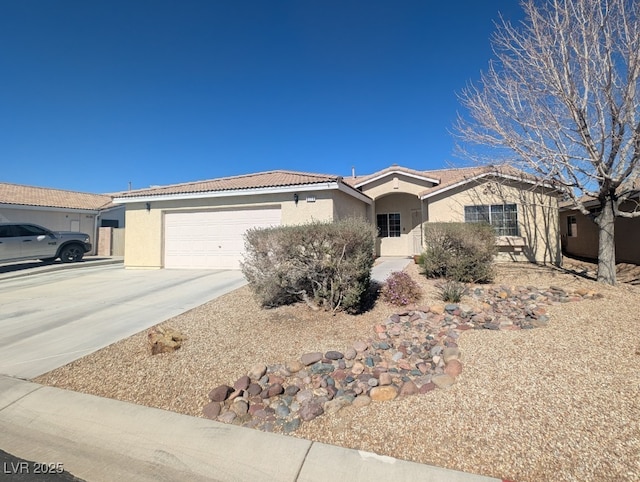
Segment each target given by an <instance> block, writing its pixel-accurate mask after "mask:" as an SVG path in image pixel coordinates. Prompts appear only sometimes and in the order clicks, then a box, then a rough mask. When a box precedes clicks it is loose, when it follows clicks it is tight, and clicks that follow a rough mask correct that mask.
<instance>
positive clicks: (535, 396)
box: [35, 265, 640, 481]
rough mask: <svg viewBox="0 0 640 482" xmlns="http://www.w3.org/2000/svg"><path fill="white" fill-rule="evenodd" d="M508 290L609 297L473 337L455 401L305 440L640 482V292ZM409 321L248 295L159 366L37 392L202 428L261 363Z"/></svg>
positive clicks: (133, 362) (479, 467) (331, 424)
mask: <svg viewBox="0 0 640 482" xmlns="http://www.w3.org/2000/svg"><path fill="white" fill-rule="evenodd" d="M574 271H575V270H574ZM407 272H408V273H409V274H410V275H411V276H412V277H414V279H416V280H417V281H418V282H419V283H420V286H421V288H422V290H423V293H424V295H423V299H422V300H421V301H420V302H419V304H420V305H421V306H423V305H428V304H430V303H441V302H440V301H439V300H437V291H436V289H435V286H434V285H435V283H434V281H431V280H426V279H424V278H423V277H421V276H420V275H419V274H418V270H417V267H416V266H415V265H410V266H409V267H408V268H407ZM577 272H578V273H579V271H577ZM496 283H497V284H499V285H504V286H507V287H508V286H518V285H528V286H536V287H539V288H545V287H548V286H551V285H556V286H561V287H562V288H564V289H566V290H575V289H577V288H581V287H582V288H587V289H592V290H593V289H595V290H597V291H598V292H599V293H600V294H602V295H604V296H603V297H602V298H600V299H592V300H584V301H580V302H572V303H562V304H557V305H554V306H550V307H549V308H548V314H549V317H550V321H549V323H548V325H547V326H545V327H543V328H536V329H533V330H517V331H503V330H496V331H494V330H469V331H466V332H465V333H464V334H462V336H460V338H459V343H458V344H459V347H460V350H461V351H462V361H463V364H464V371H463V372H462V374H460V375H459V376H458V378H457V383H456V384H455V385H453V386H452V387H450V388H447V389H442V390H435V391H432V392H429V393H427V394H424V395H416V396H411V397H406V398H400V399H396V400H393V401H388V402H373V403H371V404H370V405H367V406H365V407H357V408H356V407H351V406H347V407H345V408H343V409H342V410H340V411H339V412H337V413H333V414H330V415H323V416H320V417H318V418H315V419H313V420H311V421H309V422H306V423H304V424H302V425H301V427H300V428H299V429H298V430H297V431H296V432H294V433H293V434H292V435H293V436H296V437H302V438H306V439H311V440H316V441H320V442H325V443H330V444H335V445H341V446H344V447H349V448H355V449H360V450H366V451H370V452H375V453H378V454H382V455H389V456H393V457H397V458H401V459H405V460H412V461H415V462H421V463H428V464H433V465H438V466H441V467H447V468H451V469H456V470H463V471H467V472H472V473H478V474H483V475H489V476H494V477H502V478H506V479H510V480H517V481H540V480H558V481H560V480H567V481H570V480H571V481H573V480H576V481H589V480H593V481H601V480H640V422H639V419H640V370H639V368H640V337H639V335H638V333H639V332H640V331H639V328H640V320H639V318H640V315H639V314H638V313H639V312H640V288H639V287H638V286H630V285H624V284H621V285H619V286H617V287H607V286H601V285H598V284H597V283H595V282H593V281H592V280H590V279H588V278H585V277H583V276H578V275H577V274H575V273H566V272H562V271H559V270H555V269H552V268H542V267H537V266H534V265H501V266H499V272H498V277H497V278H496ZM464 301H465V300H463V302H464ZM466 301H469V300H466ZM400 311H402V309H399V308H397V307H394V306H391V305H386V304H384V303H382V302H378V303H376V305H375V307H374V308H373V309H372V310H370V311H368V312H367V313H365V314H363V315H358V316H349V315H345V314H337V315H335V316H332V315H331V314H328V313H318V312H311V311H309V310H308V308H307V307H306V306H305V305H298V306H291V307H281V308H277V309H272V310H262V309H260V308H259V307H258V306H257V304H256V303H255V301H254V300H253V298H252V296H251V293H250V291H249V290H248V288H246V287H245V288H242V289H240V290H237V291H235V292H233V293H230V294H228V295H225V296H223V297H221V298H219V299H217V300H214V301H212V302H209V303H207V304H205V305H202V306H200V307H198V308H196V309H194V310H191V311H189V312H187V313H185V314H183V315H180V316H178V317H175V318H173V319H171V320H168V321H167V322H165V323H164V325H166V326H170V327H172V328H174V329H176V330H178V331H180V332H182V333H184V334H185V335H186V336H187V338H188V339H187V341H186V342H185V343H184V345H183V347H182V348H181V349H180V350H178V351H177V352H175V353H170V354H160V355H155V356H151V355H150V352H149V346H148V344H147V334H146V332H143V333H139V334H137V335H134V336H132V337H130V338H128V339H125V340H122V341H120V342H118V343H115V344H113V345H111V346H109V347H106V348H104V349H102V350H100V351H98V352H96V353H94V354H92V355H89V356H87V357H85V358H83V359H81V360H78V361H76V362H73V363H70V364H69V365H66V366H64V367H61V368H59V369H57V370H54V371H52V372H50V373H48V374H45V375H43V376H41V377H38V378H37V379H35V381H36V382H38V383H42V384H46V385H52V386H57V387H61V388H67V389H71V390H76V391H80V392H85V393H91V394H95V395H98V396H103V397H109V398H115V399H119V400H125V401H129V402H133V403H138V404H142V405H147V406H152V407H158V408H162V409H166V410H172V411H176V412H179V413H184V414H187V415H194V416H202V407H203V406H204V405H206V404H207V403H208V402H209V399H208V393H209V391H210V390H211V389H212V388H214V387H216V386H218V385H221V384H229V383H233V381H234V380H236V379H238V378H239V377H240V376H242V375H245V374H246V373H247V370H249V369H250V368H251V367H252V366H253V365H255V364H256V363H264V364H267V365H269V364H276V363H285V362H287V361H292V360H299V357H300V355H302V354H304V353H309V352H315V351H320V352H326V351H328V350H341V351H342V350H346V349H347V348H348V347H350V346H351V344H352V343H353V342H354V341H356V340H361V339H367V338H369V337H371V336H372V334H373V333H372V328H373V326H374V325H375V324H376V323H379V322H381V321H382V320H384V319H386V318H387V317H388V316H390V315H392V314H393V313H397V312H400Z"/></svg>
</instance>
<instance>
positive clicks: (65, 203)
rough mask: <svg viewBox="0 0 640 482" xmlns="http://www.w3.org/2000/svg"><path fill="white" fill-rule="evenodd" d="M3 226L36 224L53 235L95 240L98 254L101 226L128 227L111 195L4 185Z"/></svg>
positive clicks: (0, 192)
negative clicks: (75, 233)
mask: <svg viewBox="0 0 640 482" xmlns="http://www.w3.org/2000/svg"><path fill="white" fill-rule="evenodd" d="M0 222H16V223H34V224H39V225H41V226H44V227H45V228H48V229H50V230H52V231H79V232H83V233H87V234H89V235H90V236H91V243H92V244H93V249H94V252H92V253H90V254H94V253H95V250H96V248H97V240H98V229H99V228H100V227H101V226H109V227H124V209H123V206H120V205H115V204H113V203H112V198H111V196H110V195H103V194H89V193H83V192H75V191H64V190H61V189H50V188H43V187H34V186H23V185H20V184H10V183H3V182H0Z"/></svg>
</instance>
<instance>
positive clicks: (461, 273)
mask: <svg viewBox="0 0 640 482" xmlns="http://www.w3.org/2000/svg"><path fill="white" fill-rule="evenodd" d="M424 235H425V245H426V246H427V248H426V249H425V252H424V253H423V255H422V267H423V268H424V274H425V275H426V276H427V277H429V278H446V279H450V280H454V281H461V282H464V283H471V282H475V283H485V282H489V281H491V280H492V279H493V276H494V267H493V259H494V256H495V254H496V236H495V232H494V230H493V228H492V227H491V226H490V225H488V224H485V223H427V224H426V225H425V228H424Z"/></svg>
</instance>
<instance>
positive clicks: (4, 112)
mask: <svg viewBox="0 0 640 482" xmlns="http://www.w3.org/2000/svg"><path fill="white" fill-rule="evenodd" d="M498 12H502V14H503V15H505V16H506V17H508V18H511V19H513V20H517V19H519V18H520V17H521V9H520V7H519V6H518V2H517V1H516V0H482V1H478V0H458V1H450V2H443V1H433V0H419V1H412V0H397V1H396V0H386V1H378V0H367V1H364V0H363V1H349V0H323V1H320V0H315V1H307V0H295V1H293V0H292V1H279V0H261V1H258V0H255V1H254V0H251V1H243V0H227V1H218V0H180V1H178V0H175V1H165V0H102V1H99V0H95V1H86V0H57V1H52V0H20V1H16V0H0V86H1V88H0V166H1V171H0V172H1V174H0V181H4V182H12V183H17V184H28V185H34V186H45V187H55V188H60V189H70V190H78V191H86V192H96V193H97V192H113V191H119V190H124V189H127V187H128V184H129V182H131V185H132V186H133V188H143V187H147V186H149V185H156V184H173V183H178V182H187V181H195V180H202V179H211V178H216V177H222V176H230V175H238V174H245V173H250V172H257V171H266V170H273V169H291V170H298V171H311V172H319V173H329V174H338V175H344V176H347V175H350V173H351V167H352V166H354V167H355V169H356V172H357V173H358V174H368V173H371V172H374V171H376V170H379V169H382V168H384V167H387V166H389V165H390V164H393V163H397V164H400V165H403V166H406V167H410V168H414V169H438V168H442V167H450V165H451V164H452V163H453V164H456V165H463V164H464V160H460V159H456V158H455V157H454V156H453V139H452V138H451V135H450V134H449V133H448V131H449V130H450V129H451V126H452V124H453V122H454V120H455V116H456V112H457V111H460V110H461V107H460V105H459V103H458V100H457V98H456V92H459V91H460V90H461V89H462V88H463V87H464V86H465V84H466V83H467V82H468V81H473V80H477V79H478V77H479V73H480V70H482V69H484V68H485V67H486V65H487V63H488V61H489V59H490V58H491V49H490V42H489V37H490V35H491V33H492V32H493V31H494V25H493V21H494V20H496V19H497V18H498Z"/></svg>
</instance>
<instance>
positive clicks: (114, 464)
mask: <svg viewBox="0 0 640 482" xmlns="http://www.w3.org/2000/svg"><path fill="white" fill-rule="evenodd" d="M0 425H1V426H2V432H3V434H2V440H1V441H0V448H2V449H3V450H5V451H7V452H9V453H11V454H13V455H15V456H18V457H21V458H24V459H27V460H34V461H39V462H41V463H51V464H55V463H59V464H62V466H63V468H64V470H66V471H68V472H70V473H72V474H73V475H75V476H76V477H80V478H82V479H85V480H87V481H103V480H104V481H113V480H137V481H150V482H151V481H153V482H155V481H158V480H166V481H173V480H193V481H200V480H201V481H205V480H209V481H210V480H220V481H244V480H273V481H282V482H288V481H292V482H293V481H305V482H315V481H318V482H319V481H323V482H324V481H326V480H349V481H363V482H364V481H371V480H420V481H424V482H440V481H449V482H489V481H499V479H495V478H490V477H484V476H480V475H473V474H467V473H463V472H457V471H453V470H448V469H442V468H439V467H432V466H428V465H422V464H417V463H413V462H407V461H402V460H398V459H394V458H391V457H383V456H379V455H376V454H372V453H369V452H362V451H357V450H351V449H345V448H342V447H336V446H331V445H326V444H322V443H317V442H311V441H309V440H303V439H298V438H295V437H287V436H283V435H278V434H273V433H265V432H260V431H257V430H252V429H248V428H243V427H237V426H234V425H227V424H222V423H218V422H215V421H212V420H206V419H203V418H197V417H189V416H186V415H181V414H177V413H173V412H168V411H165V410H159V409H154V408H148V407H143V406H140V405H135V404H131V403H126V402H120V401H117V400H111V399H106V398H100V397H96V396H93V395H86V394H82V393H77V392H72V391H68V390H61V389H58V388H53V387H46V386H42V385H38V384H35V383H31V382H27V381H23V380H18V379H15V378H11V377H6V376H0Z"/></svg>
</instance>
